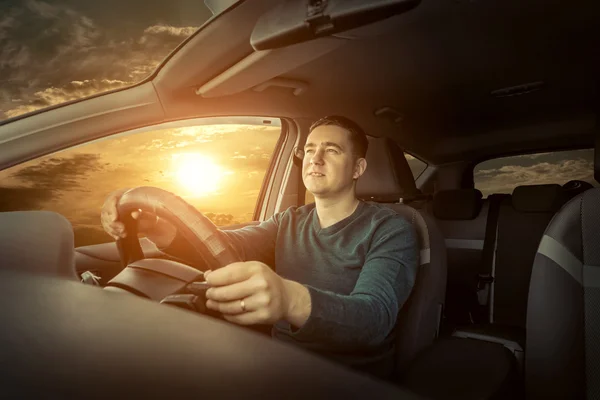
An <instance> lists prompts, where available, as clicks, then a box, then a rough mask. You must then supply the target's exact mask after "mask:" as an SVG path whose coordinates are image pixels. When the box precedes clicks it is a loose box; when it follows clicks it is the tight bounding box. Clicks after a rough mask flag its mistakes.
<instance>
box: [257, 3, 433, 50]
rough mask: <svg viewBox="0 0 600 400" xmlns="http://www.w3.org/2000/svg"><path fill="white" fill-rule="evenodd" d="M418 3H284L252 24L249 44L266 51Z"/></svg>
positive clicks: (399, 12)
mask: <svg viewBox="0 0 600 400" xmlns="http://www.w3.org/2000/svg"><path fill="white" fill-rule="evenodd" d="M420 1H421V0H284V1H282V2H281V4H280V5H279V6H277V7H275V8H273V9H272V10H270V11H268V12H267V13H265V14H264V15H263V16H262V17H261V18H260V19H259V20H258V22H257V23H256V26H255V27H254V30H253V31H252V36H251V38H250V43H251V44H252V47H254V49H256V50H269V49H275V48H278V47H284V46H290V45H292V44H297V43H301V42H306V41H309V40H312V39H316V38H318V37H322V36H328V35H332V34H335V33H340V32H344V31H347V30H350V29H355V28H359V27H361V26H363V25H368V24H371V23H373V22H377V21H381V20H384V19H387V18H389V17H393V16H395V15H398V14H401V13H404V12H406V11H409V10H411V9H412V8H414V7H416V6H417V5H418V4H419V3H420Z"/></svg>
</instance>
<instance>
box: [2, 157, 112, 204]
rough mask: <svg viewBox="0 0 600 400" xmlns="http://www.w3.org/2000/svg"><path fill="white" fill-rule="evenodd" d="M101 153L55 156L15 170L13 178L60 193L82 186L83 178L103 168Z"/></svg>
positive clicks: (27, 184)
mask: <svg viewBox="0 0 600 400" xmlns="http://www.w3.org/2000/svg"><path fill="white" fill-rule="evenodd" d="M99 159H100V155H99V154H75V155H73V156H71V157H53V158H50V159H47V160H43V161H41V162H36V163H35V164H32V165H28V166H26V167H24V168H21V169H19V170H17V171H15V172H14V173H13V174H12V175H11V178H15V179H17V180H18V181H20V182H22V183H23V185H25V186H34V187H37V188H39V189H43V190H48V191H50V193H52V194H54V195H59V194H60V193H61V192H63V191H65V190H73V189H77V188H80V186H81V180H82V179H83V178H85V177H86V175H88V174H89V173H90V172H93V171H100V170H102V169H103V168H104V167H105V166H106V164H105V163H101V162H100V161H99Z"/></svg>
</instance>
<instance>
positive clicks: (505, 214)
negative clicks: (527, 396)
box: [491, 185, 566, 330]
mask: <svg viewBox="0 0 600 400" xmlns="http://www.w3.org/2000/svg"><path fill="white" fill-rule="evenodd" d="M565 198H566V197H565V194H564V191H563V189H562V187H561V186H560V185H532V186H518V187H517V188H515V190H514V191H513V195H512V202H510V201H508V200H505V201H504V202H503V203H502V204H501V206H500V215H499V219H498V236H497V238H496V240H497V243H496V262H495V273H494V276H495V278H494V294H493V298H492V303H491V306H492V313H493V321H494V323H498V324H503V325H508V326H513V327H519V328H522V329H523V330H524V329H525V318H526V313H527V296H528V293H529V282H530V279H531V269H532V265H533V260H534V258H535V254H536V251H537V247H538V245H539V243H540V240H541V239H542V235H543V233H544V230H545V229H546V227H547V226H548V223H549V222H550V220H551V219H552V217H553V216H554V214H555V213H556V212H557V211H558V210H559V208H560V207H561V206H562V204H563V203H564V200H565Z"/></svg>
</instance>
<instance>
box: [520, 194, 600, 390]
mask: <svg viewBox="0 0 600 400" xmlns="http://www.w3.org/2000/svg"><path fill="white" fill-rule="evenodd" d="M599 269H600V189H590V190H588V191H586V192H584V193H582V194H580V195H578V196H577V197H575V198H573V199H572V200H571V201H569V202H568V203H567V204H566V205H565V206H564V207H563V208H562V209H561V210H560V212H559V213H558V214H557V215H556V216H555V217H554V218H553V219H552V221H551V222H550V224H549V225H548V228H547V229H546V231H545V234H544V237H543V239H542V241H541V243H540V246H539V248H538V253H537V255H536V257H535V262H534V264H533V271H532V277H531V284H530V288H529V303H528V309H527V352H526V356H525V360H526V363H525V371H526V384H527V394H528V397H529V398H531V399H543V398H571V399H583V398H597V397H598V396H600V382H599V380H598V376H599V375H598V374H599V373H600V370H599V368H600V353H599V349H600V346H599V344H600V324H599V323H600V321H599V317H600V313H599V312H598V310H599V309H600V280H599V279H598V277H599V276H600V274H599V272H600V270H599ZM586 312H587V314H586ZM586 363H587V365H586Z"/></svg>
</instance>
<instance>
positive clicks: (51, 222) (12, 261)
mask: <svg viewBox="0 0 600 400" xmlns="http://www.w3.org/2000/svg"><path fill="white" fill-rule="evenodd" d="M0 228H1V229H0V257H1V259H2V260H1V262H2V269H14V270H18V271H25V272H31V273H34V274H41V275H50V276H58V277H61V278H67V279H73V280H78V277H77V274H76V272H75V251H74V241H73V228H72V226H71V223H70V222H69V221H68V220H67V219H66V218H65V217H63V216H62V215H60V214H57V213H55V212H50V211H15V212H4V213H0Z"/></svg>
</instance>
